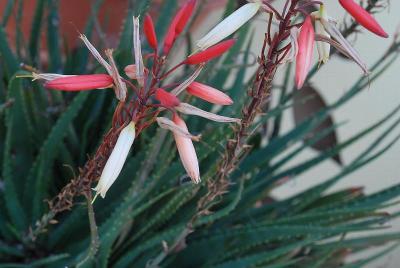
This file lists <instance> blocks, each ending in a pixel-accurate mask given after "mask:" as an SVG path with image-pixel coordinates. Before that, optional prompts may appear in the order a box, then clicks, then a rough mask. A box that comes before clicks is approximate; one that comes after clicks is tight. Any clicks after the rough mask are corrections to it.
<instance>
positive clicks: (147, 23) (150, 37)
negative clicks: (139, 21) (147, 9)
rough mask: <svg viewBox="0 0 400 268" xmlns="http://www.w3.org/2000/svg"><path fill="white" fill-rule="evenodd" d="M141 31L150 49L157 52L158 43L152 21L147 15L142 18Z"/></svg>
mask: <svg viewBox="0 0 400 268" xmlns="http://www.w3.org/2000/svg"><path fill="white" fill-rule="evenodd" d="M143 29H144V34H145V35H146V38H147V42H149V45H150V47H151V48H152V49H154V50H157V46H158V41H157V36H156V31H155V30H154V24H153V20H152V19H151V17H150V16H149V15H148V14H147V15H146V16H145V17H144V25H143Z"/></svg>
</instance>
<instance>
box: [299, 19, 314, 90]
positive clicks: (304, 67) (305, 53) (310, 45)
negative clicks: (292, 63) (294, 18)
mask: <svg viewBox="0 0 400 268" xmlns="http://www.w3.org/2000/svg"><path fill="white" fill-rule="evenodd" d="M314 38H315V33H314V28H313V25H312V22H311V17H310V16H308V17H307V18H306V20H305V21H304V23H303V26H302V27H301V29H300V34H299V38H298V45H299V51H298V53H297V57H296V78H295V80H296V87H297V88H298V89H300V88H302V87H303V85H304V82H305V80H306V78H307V74H308V72H309V71H310V68H311V63H312V58H313V51H314Z"/></svg>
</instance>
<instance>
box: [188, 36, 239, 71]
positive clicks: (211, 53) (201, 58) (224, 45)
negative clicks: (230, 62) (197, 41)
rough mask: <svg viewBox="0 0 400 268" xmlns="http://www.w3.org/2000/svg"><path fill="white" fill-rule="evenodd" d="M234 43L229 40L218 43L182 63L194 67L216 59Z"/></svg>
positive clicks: (233, 40)
mask: <svg viewBox="0 0 400 268" xmlns="http://www.w3.org/2000/svg"><path fill="white" fill-rule="evenodd" d="M235 42H236V40H235V39H230V40H226V41H224V42H221V43H219V44H217V45H215V46H213V47H210V48H208V49H206V50H204V51H202V52H199V53H196V54H194V55H192V56H189V57H188V58H187V59H186V60H185V61H184V63H185V64H190V65H195V64H200V63H204V62H207V61H210V60H212V59H214V58H216V57H219V56H221V55H222V54H224V53H225V52H226V51H228V50H229V49H230V48H231V47H232V46H233V45H234V44H235Z"/></svg>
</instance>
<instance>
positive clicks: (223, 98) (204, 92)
mask: <svg viewBox="0 0 400 268" xmlns="http://www.w3.org/2000/svg"><path fill="white" fill-rule="evenodd" d="M186 91H187V93H189V94H190V95H193V96H195V97H198V98H200V99H203V100H205V101H208V102H211V103H214V104H219V105H231V104H233V101H232V99H231V98H230V97H229V96H228V95H226V94H225V93H223V92H221V91H219V90H218V89H215V88H213V87H210V86H207V85H204V84H201V83H198V82H193V83H192V84H190V85H189V87H188V88H187V89H186Z"/></svg>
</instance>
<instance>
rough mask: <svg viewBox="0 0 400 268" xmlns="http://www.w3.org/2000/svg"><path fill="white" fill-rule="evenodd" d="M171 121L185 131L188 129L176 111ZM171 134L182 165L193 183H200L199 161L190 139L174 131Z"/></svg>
mask: <svg viewBox="0 0 400 268" xmlns="http://www.w3.org/2000/svg"><path fill="white" fill-rule="evenodd" d="M172 121H173V122H174V123H175V124H176V125H177V126H179V127H180V128H181V129H182V130H184V131H186V132H187V131H188V129H187V126H186V124H185V121H183V120H182V119H181V118H180V117H179V116H178V115H177V114H176V113H174V115H173V118H172ZM173 134H174V139H175V143H176V148H177V149H178V152H179V156H180V158H181V162H182V165H183V167H184V168H185V170H186V172H187V174H188V176H189V177H190V178H191V179H192V181H193V182H194V183H196V184H198V183H200V182H201V180H200V169H199V161H198V159H197V155H196V151H195V149H194V146H193V142H192V140H191V139H190V138H188V137H185V136H183V135H181V134H178V133H176V132H173Z"/></svg>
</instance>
